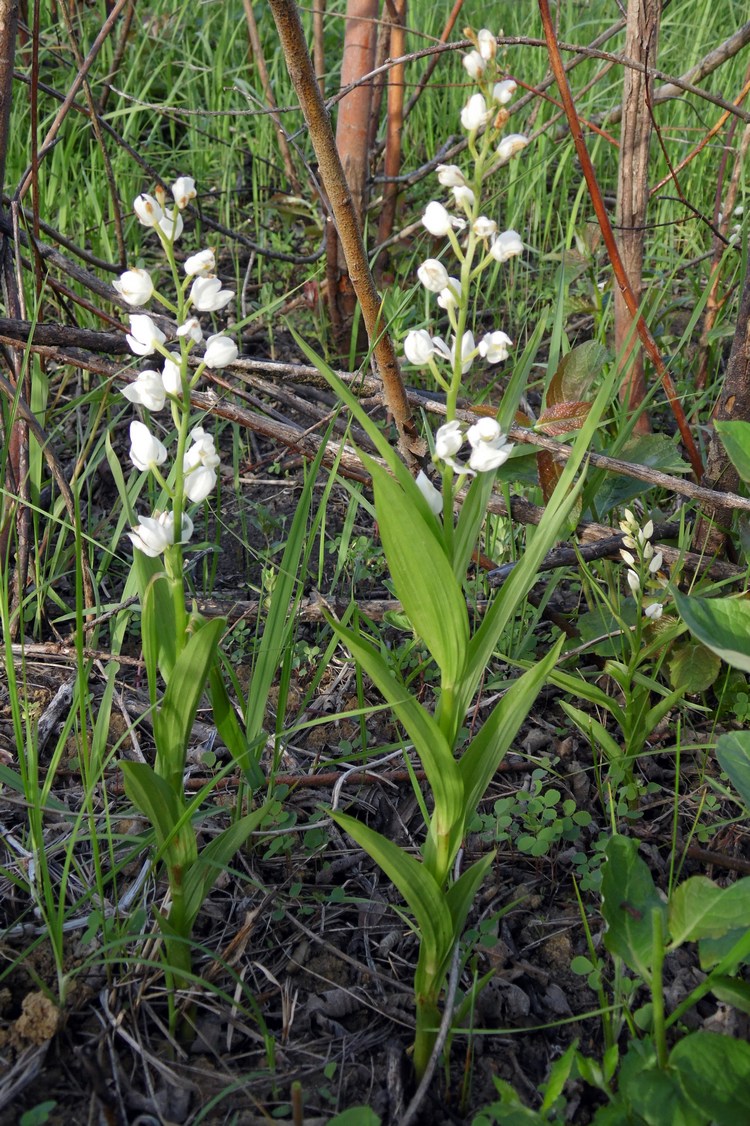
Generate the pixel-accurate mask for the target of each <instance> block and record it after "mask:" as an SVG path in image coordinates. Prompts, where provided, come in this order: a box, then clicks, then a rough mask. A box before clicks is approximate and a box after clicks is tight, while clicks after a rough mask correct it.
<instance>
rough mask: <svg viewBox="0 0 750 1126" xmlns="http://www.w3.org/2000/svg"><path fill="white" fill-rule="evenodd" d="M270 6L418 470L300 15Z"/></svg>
mask: <svg viewBox="0 0 750 1126" xmlns="http://www.w3.org/2000/svg"><path fill="white" fill-rule="evenodd" d="M269 6H270V8H271V11H272V13H273V18H274V20H275V21H276V27H277V29H278V32H279V39H280V41H281V46H282V50H283V51H284V57H285V59H286V65H287V68H288V70H289V75H290V77H291V79H292V83H293V84H294V88H295V90H296V92H297V97H298V98H299V101H300V106H301V107H302V112H303V113H304V115H305V121H306V122H307V125H308V128H309V130H310V137H311V140H312V143H313V147H314V149H315V155H316V157H317V158H318V168H319V173H320V178H321V180H322V182H323V186H324V188H325V191H326V194H327V196H328V199H329V201H330V204H331V210H332V212H333V217H334V220H335V223H336V229H337V231H338V235H339V238H340V240H341V246H342V248H343V251H344V255H345V257H346V264H347V269H348V272H349V277H350V278H351V281H352V285H353V286H354V290H355V293H356V295H357V300H358V301H359V304H360V306H361V310H362V319H363V321H364V324H365V328H366V330H367V336H368V339H369V341H370V345H371V347H372V350H373V356H374V359H375V363H376V365H377V369H378V374H379V375H380V378H381V379H382V381H383V391H384V394H385V398H386V402H387V405H388V409H389V411H390V412H391V414H392V415H393V420H394V422H395V424H396V428H397V430H398V435H399V448H400V450H401V453H402V454H403V456H404V457H405V459H406V461H407V462H408V464H409V465H410V466H411V467H412V468H416V466H417V464H418V463H419V461H420V460H421V458H422V457H423V456H424V452H425V447H424V443H423V442H422V440H421V439H420V437H419V435H418V434H417V431H416V429H415V426H414V423H413V421H412V417H411V408H410V407H409V401H408V399H407V397H406V391H405V388H404V384H403V381H402V379H401V371H400V368H399V364H398V359H397V358H396V352H395V350H394V347H393V342H392V341H391V338H390V336H389V335H388V333H387V331H386V328H385V325H384V323H383V321H382V319H381V300H380V294H379V293H378V291H377V288H376V286H375V282H374V281H373V277H372V274H371V272H370V267H369V264H368V261H367V254H366V252H365V247H364V243H363V241H362V234H361V231H360V229H359V226H358V224H357V218H356V214H355V210H354V204H353V201H352V195H351V192H350V191H349V185H348V184H347V180H346V176H345V175H344V169H343V168H342V165H341V160H340V158H339V154H338V151H337V149H336V142H335V140H334V136H333V131H332V129H331V121H330V118H329V116H328V111H327V110H326V107H325V103H324V102H323V99H322V98H321V96H320V88H319V86H318V83H317V80H316V78H315V71H314V68H313V64H312V60H311V58H310V55H309V52H308V50H307V43H306V40H305V36H304V32H303V30H302V24H301V23H300V18H299V11H298V9H297V5H296V4H295V3H293V0H269Z"/></svg>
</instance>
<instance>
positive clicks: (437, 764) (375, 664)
mask: <svg viewBox="0 0 750 1126" xmlns="http://www.w3.org/2000/svg"><path fill="white" fill-rule="evenodd" d="M326 620H327V621H328V622H329V624H330V625H331V628H332V629H333V630H335V632H336V634H337V635H338V636H339V637H340V638H341V640H342V641H343V642H344V644H345V645H346V646H347V648H348V649H349V652H350V653H351V654H352V656H353V657H354V659H355V661H358V662H359V664H360V665H361V666H362V668H363V669H364V670H365V672H366V673H367V675H368V676H369V677H370V679H371V680H372V682H373V683H374V684H375V686H376V687H377V689H378V691H379V692H380V693H381V695H382V696H383V697H384V698H385V700H386V701H387V703H388V704H390V706H391V707H392V708H393V711H394V713H395V715H396V718H397V719H398V720H399V721H400V722H401V723H402V724H403V726H404V728H405V729H406V733H407V734H408V736H409V738H410V739H411V741H412V743H413V744H414V747H415V749H416V752H417V754H418V755H419V759H420V762H421V763H422V766H423V767H424V772H425V774H426V776H427V782H428V784H429V786H430V789H431V790H432V794H433V799H434V803H435V811H434V814H433V817H432V823H431V826H430V828H431V831H432V832H434V833H435V834H437V835H439V836H444V835H445V834H450V832H451V830H453V829H454V827H458V829H459V830H460V831H462V828H463V814H464V809H465V802H464V788H463V781H462V778H461V773H460V770H459V766H458V763H457V762H456V760H455V759H454V757H453V751H452V749H451V747H450V746H449V744H448V742H447V740H446V738H445V736H444V735H443V733H442V731H441V730H440V728H439V727H438V725H437V723H436V722H435V720H434V719H433V718H432V716H431V715H430V714H429V712H427V711H426V710H425V709H424V708H423V707H422V705H421V704H420V703H419V702H418V701H417V700H415V699H414V697H413V696H412V695H411V693H410V692H409V690H408V688H407V687H406V686H405V685H404V684H401V683H399V681H398V680H396V678H395V677H394V676H393V675H392V674H391V671H390V669H389V667H388V665H387V664H386V663H385V661H384V660H383V658H382V657H381V656H380V654H379V653H378V652H377V651H376V650H375V649H374V648H373V646H372V645H370V643H369V642H368V641H365V639H364V638H362V637H360V636H359V634H356V633H354V632H353V631H352V630H349V629H346V628H345V627H344V626H342V625H341V624H340V623H339V622H337V621H335V620H334V619H333V618H331V617H330V616H329V615H326ZM458 843H460V841H459V842H458ZM455 847H458V845H457V844H456V846H455ZM453 855H454V856H455V852H454V854H453ZM451 862H452V858H450V859H449V860H448V861H447V863H451Z"/></svg>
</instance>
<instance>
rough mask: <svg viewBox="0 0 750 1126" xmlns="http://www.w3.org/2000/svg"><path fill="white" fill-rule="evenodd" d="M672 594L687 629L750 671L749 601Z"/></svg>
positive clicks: (736, 664)
mask: <svg viewBox="0 0 750 1126" xmlns="http://www.w3.org/2000/svg"><path fill="white" fill-rule="evenodd" d="M748 425H750V423H749V424H748ZM673 595H674V600H675V604H676V606H677V609H678V611H679V614H680V617H681V618H682V620H683V621H684V623H685V625H686V626H687V627H688V629H689V630H690V632H691V633H692V634H694V636H695V637H697V638H698V640H699V641H702V642H703V644H704V645H707V646H708V648H709V649H712V650H713V652H714V653H718V655H719V656H720V657H721V659H722V661H726V663H727V664H728V665H732V666H733V667H734V668H737V669H742V671H743V672H750V602H748V601H746V600H745V599H741V598H696V597H693V596H692V595H691V596H689V597H688V595H685V594H680V592H679V591H677V590H675V591H673Z"/></svg>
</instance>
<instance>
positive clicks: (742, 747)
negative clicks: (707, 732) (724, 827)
mask: <svg viewBox="0 0 750 1126" xmlns="http://www.w3.org/2000/svg"><path fill="white" fill-rule="evenodd" d="M716 757H717V759H718V760H719V766H720V767H721V769H722V770H723V771H724V773H725V774H727V775H728V776H729V781H730V782H731V783H732V785H733V786H734V788H735V790H736V791H737V793H738V794H739V795H740V797H741V798H742V800H743V802H744V803H745V806H746V807H747V809H749V810H750V731H731V732H729V733H727V734H726V735H721V736H720V737H719V740H718V742H717V744H716Z"/></svg>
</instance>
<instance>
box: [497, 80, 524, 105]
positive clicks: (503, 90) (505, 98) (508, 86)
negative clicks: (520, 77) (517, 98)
mask: <svg viewBox="0 0 750 1126" xmlns="http://www.w3.org/2000/svg"><path fill="white" fill-rule="evenodd" d="M517 89H518V86H517V84H516V83H515V82H514V81H513V79H512V78H504V79H503V81H502V82H496V83H495V85H494V86H493V87H492V100H493V102H498V103H499V104H500V105H501V106H507V104H508V102H510V101H511V100H512V98H513V95H514V94H515V92H516V90H517Z"/></svg>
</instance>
